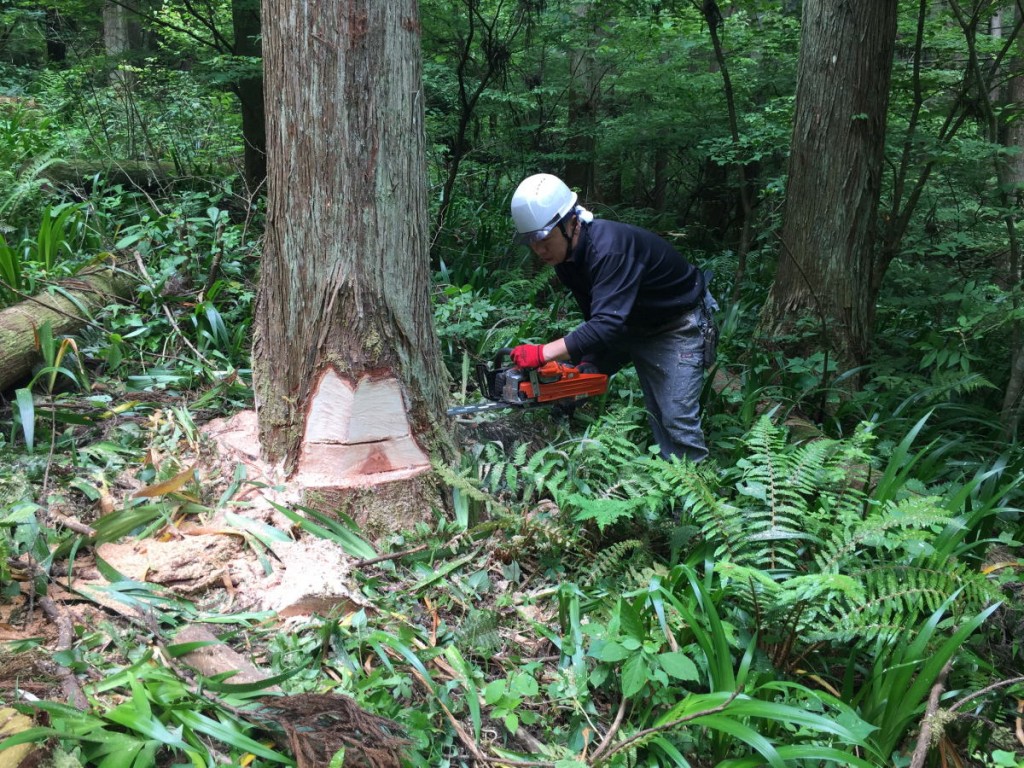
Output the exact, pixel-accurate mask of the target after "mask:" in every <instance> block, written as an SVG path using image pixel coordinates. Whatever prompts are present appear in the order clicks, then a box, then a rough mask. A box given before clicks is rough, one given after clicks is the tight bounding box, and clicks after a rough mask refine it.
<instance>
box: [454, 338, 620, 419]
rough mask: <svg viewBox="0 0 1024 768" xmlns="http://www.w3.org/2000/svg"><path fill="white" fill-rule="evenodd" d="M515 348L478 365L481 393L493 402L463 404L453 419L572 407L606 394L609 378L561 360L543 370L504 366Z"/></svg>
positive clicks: (553, 361) (499, 353)
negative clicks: (503, 411) (506, 410)
mask: <svg viewBox="0 0 1024 768" xmlns="http://www.w3.org/2000/svg"><path fill="white" fill-rule="evenodd" d="M511 351H512V350H511V349H509V348H505V349H500V350H498V353H497V354H496V355H495V357H494V360H493V362H491V363H478V364H477V366H476V381H477V386H478V387H479V388H480V394H482V395H483V396H484V397H485V398H487V399H488V400H490V401H491V402H489V403H481V404H480V405H459V406H456V407H454V408H449V409H448V415H449V416H463V415H465V414H469V413H484V412H486V411H497V410H500V409H502V408H525V407H530V406H534V405H556V404H568V403H572V402H575V401H576V400H582V399H583V398H587V397H594V396H596V395H603V394H604V393H605V392H606V391H607V389H608V377H607V376H606V375H605V374H603V373H584V372H583V371H581V370H580V369H579V368H577V367H576V366H574V365H569V364H568V363H561V362H558V361H557V360H552V361H550V362H547V363H544V365H542V366H541V367H540V368H518V367H516V366H515V365H505V366H502V360H503V359H504V357H505V356H506V355H508V354H509V353H511Z"/></svg>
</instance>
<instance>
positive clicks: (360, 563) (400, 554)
mask: <svg viewBox="0 0 1024 768" xmlns="http://www.w3.org/2000/svg"><path fill="white" fill-rule="evenodd" d="M429 546H430V545H429V544H420V545H419V546H418V547H413V548H412V549H406V550H404V551H402V552H392V553H391V554H389V555H380V556H378V557H368V558H366V559H365V560H360V561H358V562H357V563H356V564H355V565H356V568H360V567H362V566H364V565H373V564H374V563H383V562H384V561H385V560H398V559H399V558H402V557H405V556H406V555H415V554H416V553H417V552H422V551H423V550H424V549H426V548H427V547H429Z"/></svg>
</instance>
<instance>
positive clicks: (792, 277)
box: [761, 0, 897, 366]
mask: <svg viewBox="0 0 1024 768" xmlns="http://www.w3.org/2000/svg"><path fill="white" fill-rule="evenodd" d="M896 8H897V4H896V2H895V0H884V1H879V0H849V1H846V2H837V1H836V0H805V2H804V7H803V17H802V27H801V37H800V62H799V68H798V73H797V91H796V113H795V115H794V124H793V138H792V144H791V154H790V160H789V170H788V178H789V182H788V187H787V190H786V208H785V215H784V223H783V230H782V243H781V250H780V253H779V264H778V270H777V273H776V277H775V282H774V284H773V285H772V288H771V291H770V293H769V297H768V301H767V302H766V304H765V306H764V309H763V311H762V315H761V323H762V329H763V331H764V332H765V333H766V335H767V336H768V338H772V337H775V336H778V335H780V334H786V333H789V332H791V331H793V329H794V328H795V325H796V322H797V321H798V320H799V319H800V318H801V317H806V316H808V315H810V316H812V317H814V318H815V319H816V321H817V322H818V323H819V327H820V329H821V334H822V335H821V339H820V340H819V341H816V342H815V343H814V344H815V346H816V347H818V348H820V347H825V348H826V350H830V351H831V352H832V353H834V354H835V355H836V356H837V359H838V361H839V363H840V365H843V366H856V365H859V364H861V363H863V362H864V361H866V359H867V357H868V349H869V346H870V342H871V334H872V327H873V324H874V306H875V299H876V298H877V289H876V288H874V287H873V286H872V284H871V268H872V254H873V250H874V245H875V223H876V213H877V206H878V200H879V194H880V190H881V183H882V158H883V151H884V140H885V126H886V110H887V108H888V100H889V80H890V74H891V71H892V59H893V51H894V43H895V34H896ZM804 351H806V350H804Z"/></svg>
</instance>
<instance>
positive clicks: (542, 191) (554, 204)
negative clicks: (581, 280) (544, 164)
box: [512, 173, 577, 264]
mask: <svg viewBox="0 0 1024 768" xmlns="http://www.w3.org/2000/svg"><path fill="white" fill-rule="evenodd" d="M576 200H577V196H576V193H575V192H573V191H572V190H571V189H569V187H567V186H566V185H565V182H563V181H562V180H561V179H559V178H558V177H557V176H552V175H551V174H550V173H538V174H535V175H533V176H529V177H527V178H526V179H524V180H523V181H522V182H521V183H520V184H519V186H518V187H517V188H516V191H515V194H513V195H512V221H513V222H515V225H516V237H515V241H516V242H517V243H520V244H523V245H529V246H530V248H531V250H532V251H533V252H534V253H536V254H537V256H539V257H540V259H541V261H543V262H544V263H545V264H560V263H561V262H563V261H565V260H566V258H568V256H569V252H570V250H571V247H572V238H573V235H574V234H575V227H572V231H571V232H570V231H569V229H567V225H570V226H571V225H572V224H573V223H574V222H575V210H576Z"/></svg>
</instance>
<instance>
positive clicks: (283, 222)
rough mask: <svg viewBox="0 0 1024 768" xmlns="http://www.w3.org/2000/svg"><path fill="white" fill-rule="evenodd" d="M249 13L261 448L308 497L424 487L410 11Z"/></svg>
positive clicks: (436, 384)
mask: <svg viewBox="0 0 1024 768" xmlns="http://www.w3.org/2000/svg"><path fill="white" fill-rule="evenodd" d="M263 18H264V19H265V20H266V21H267V24H265V25H264V30H263V32H264V34H263V61H264V76H265V81H266V89H265V92H266V94H267V102H266V117H267V161H268V162H267V166H268V167H267V170H268V175H267V232H266V243H265V249H264V255H263V261H262V264H261V278H260V287H259V293H258V298H257V309H256V321H255V343H254V352H253V358H254V360H253V362H254V369H253V375H254V385H255V392H256V403H257V412H258V415H259V432H260V442H261V447H262V452H263V455H264V457H265V458H266V459H268V460H269V461H271V462H274V463H277V462H281V464H282V466H283V468H284V470H285V471H286V473H287V474H288V475H289V476H291V477H292V479H293V480H294V481H296V482H298V483H300V484H301V485H303V486H305V487H307V488H328V489H331V488H342V489H359V488H362V489H365V488H373V487H374V486H375V485H377V484H379V483H383V482H386V481H390V480H406V479H410V478H415V477H419V476H421V475H422V476H424V477H426V476H427V475H426V474H425V473H427V472H428V470H429V468H430V466H429V457H430V455H431V454H433V453H436V452H437V451H438V450H442V449H443V448H444V446H445V445H446V440H447V425H446V421H445V417H444V410H443V409H444V406H445V401H446V390H445V387H444V384H445V377H444V372H443V368H442V367H441V365H440V362H439V356H438V352H437V348H438V344H437V340H436V334H435V332H434V324H433V315H432V311H431V301H430V273H429V256H428V247H427V228H426V218H427V190H426V173H425V165H426V161H425V137H424V130H423V101H422V98H421V68H420V67H421V64H420V39H419V34H420V26H419V19H418V16H417V4H416V2H415V0H396V2H393V3H380V2H375V0H350V1H349V2H341V0H325V1H324V2H321V3H315V4H313V3H293V2H289V0H264V2H263ZM399 485H401V484H399ZM388 493H391V491H389V492H388ZM383 495H384V494H382V496H383ZM428 509H429V508H428ZM417 511H418V512H419V513H420V514H421V515H422V514H424V513H425V512H426V510H424V509H422V508H421V509H419V510H417Z"/></svg>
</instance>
